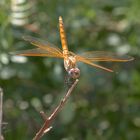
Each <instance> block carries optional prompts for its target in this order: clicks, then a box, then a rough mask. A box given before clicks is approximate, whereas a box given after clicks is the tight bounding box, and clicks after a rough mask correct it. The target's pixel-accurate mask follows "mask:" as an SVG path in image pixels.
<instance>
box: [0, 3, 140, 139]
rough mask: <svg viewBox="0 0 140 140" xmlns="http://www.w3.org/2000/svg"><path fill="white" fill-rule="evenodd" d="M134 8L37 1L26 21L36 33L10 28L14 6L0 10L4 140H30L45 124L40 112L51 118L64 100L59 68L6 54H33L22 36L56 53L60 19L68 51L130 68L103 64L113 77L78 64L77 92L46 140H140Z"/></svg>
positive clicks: (139, 68) (57, 62) (139, 65)
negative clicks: (101, 53)
mask: <svg viewBox="0 0 140 140" xmlns="http://www.w3.org/2000/svg"><path fill="white" fill-rule="evenodd" d="M139 3H140V1H139V0H117V1H114V0H106V1H105V0H94V1H93V0H86V1H80V0H77V1H68V0H59V1H57V0H54V1H52V0H47V1H46V0H39V1H36V3H35V6H36V8H35V10H36V13H35V15H33V16H32V17H31V18H33V20H34V22H35V23H36V24H37V25H38V27H39V31H37V33H33V32H31V31H28V30H27V29H25V28H22V27H16V26H13V25H12V24H11V23H10V13H11V11H10V4H11V3H10V2H9V1H3V0H2V1H1V2H0V8H1V12H0V46H1V47H0V86H1V87H2V88H3V90H4V108H3V110H4V117H3V119H4V120H3V121H4V122H7V125H6V126H3V134H4V137H5V139H6V140H25V139H26V140H30V139H32V138H33V136H34V135H35V133H36V132H37V130H38V129H39V128H40V126H41V124H42V123H43V120H41V117H40V115H39V111H40V110H44V111H45V112H46V113H47V114H49V113H51V111H52V110H53V109H54V108H55V106H56V105H57V104H58V102H59V101H60V98H61V97H62V96H63V94H64V93H65V92H66V89H67V88H66V84H65V80H64V79H65V76H66V74H65V72H64V68H63V62H62V61H61V60H56V59H54V58H43V57H42V58H40V57H28V58H25V57H22V58H16V57H14V56H11V55H9V52H10V51H14V50H20V49H21V50H23V49H28V48H31V47H32V48H33V46H31V45H30V44H29V43H27V42H25V41H24V40H22V36H23V35H32V36H39V37H41V38H44V39H46V38H47V40H49V41H50V42H52V43H54V44H56V45H57V46H59V47H61V44H60V38H59V29H58V17H59V16H60V15H61V16H62V17H63V20H64V24H65V28H66V34H67V39H68V44H69V49H70V50H72V51H74V52H76V53H80V52H83V51H88V50H105V51H108V50H109V51H112V52H118V53H122V54H126V53H129V55H132V56H133V57H135V60H134V61H133V62H129V63H123V64H116V63H115V64H114V63H113V64H110V63H106V64H105V65H107V66H110V67H111V66H112V67H113V69H114V70H115V71H116V72H117V73H113V74H112V73H107V72H104V71H102V70H100V69H96V68H92V67H90V66H87V65H85V64H82V63H79V64H78V66H79V67H80V69H81V77H80V81H79V83H78V86H77V87H76V89H75V90H74V92H73V94H72V96H71V99H70V100H69V102H68V103H67V105H66V106H65V108H64V109H63V110H62V112H61V113H60V114H59V116H58V117H57V119H56V120H55V122H54V123H53V129H52V130H51V131H50V132H49V133H48V134H47V135H45V136H44V139H51V140H60V139H61V140H77V139H78V140H111V139H113V140H138V139H140V133H139V130H140V104H139V99H140V72H139V71H140V63H139V62H138V60H139V56H140V49H139V46H140V41H139V36H140V30H139V26H140V18H139V15H140V10H139V9H140V4H139Z"/></svg>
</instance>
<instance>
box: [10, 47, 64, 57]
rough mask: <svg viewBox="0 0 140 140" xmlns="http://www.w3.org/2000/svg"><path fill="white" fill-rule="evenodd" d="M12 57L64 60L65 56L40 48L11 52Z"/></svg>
mask: <svg viewBox="0 0 140 140" xmlns="http://www.w3.org/2000/svg"><path fill="white" fill-rule="evenodd" d="M10 54H12V55H20V56H47V57H57V58H63V55H61V54H59V53H53V52H48V51H46V50H42V49H40V48H37V49H30V50H22V51H15V52H11V53H10Z"/></svg>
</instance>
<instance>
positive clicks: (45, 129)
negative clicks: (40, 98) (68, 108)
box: [33, 79, 79, 140]
mask: <svg viewBox="0 0 140 140" xmlns="http://www.w3.org/2000/svg"><path fill="white" fill-rule="evenodd" d="M78 81H79V80H78V79H76V80H75V82H74V83H73V85H72V86H71V87H70V88H69V90H68V92H67V93H66V94H65V96H64V97H63V98H62V100H61V101H60V103H59V105H58V106H57V107H56V108H55V109H54V111H53V112H52V114H51V115H50V116H49V117H46V115H45V113H44V112H40V113H41V116H42V118H43V119H45V118H46V119H45V122H44V124H43V125H42V127H41V128H40V130H39V131H38V132H37V133H36V135H35V137H34V138H33V140H40V138H41V137H42V136H43V135H44V134H45V133H47V132H49V131H50V130H51V129H52V126H51V123H52V121H53V120H54V119H55V117H56V116H57V114H58V113H59V112H60V111H61V109H62V108H63V106H64V105H65V103H66V101H67V99H68V98H69V96H70V95H71V93H72V91H73V89H74V87H75V86H76V85H77V83H78Z"/></svg>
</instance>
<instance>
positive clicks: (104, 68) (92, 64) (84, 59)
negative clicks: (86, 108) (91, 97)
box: [70, 52, 113, 72]
mask: <svg viewBox="0 0 140 140" xmlns="http://www.w3.org/2000/svg"><path fill="white" fill-rule="evenodd" d="M70 54H71V55H73V56H75V58H76V60H77V61H79V62H83V63H85V64H88V65H91V66H93V67H96V68H100V69H103V70H105V71H108V72H113V70H112V69H109V68H106V67H103V66H100V65H98V64H95V63H93V62H92V61H90V60H88V59H86V58H85V57H82V56H80V55H76V54H74V53H73V52H70Z"/></svg>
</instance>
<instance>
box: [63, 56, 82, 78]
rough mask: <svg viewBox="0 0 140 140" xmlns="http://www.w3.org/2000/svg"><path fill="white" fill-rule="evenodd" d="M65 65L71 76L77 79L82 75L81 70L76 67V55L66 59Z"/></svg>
mask: <svg viewBox="0 0 140 140" xmlns="http://www.w3.org/2000/svg"><path fill="white" fill-rule="evenodd" d="M64 67H65V69H66V71H67V72H68V74H69V76H70V77H71V78H73V79H77V78H78V77H79V76H80V70H79V69H78V68H77V67H76V58H75V57H74V56H69V57H67V58H65V59H64Z"/></svg>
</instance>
